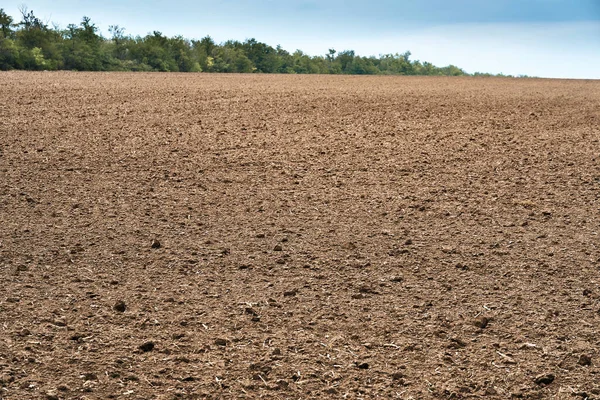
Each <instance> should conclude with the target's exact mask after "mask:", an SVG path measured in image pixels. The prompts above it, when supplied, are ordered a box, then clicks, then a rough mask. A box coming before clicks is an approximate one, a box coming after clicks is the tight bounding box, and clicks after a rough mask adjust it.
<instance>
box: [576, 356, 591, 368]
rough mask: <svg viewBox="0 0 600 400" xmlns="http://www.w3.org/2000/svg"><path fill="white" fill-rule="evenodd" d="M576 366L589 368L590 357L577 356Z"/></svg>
mask: <svg viewBox="0 0 600 400" xmlns="http://www.w3.org/2000/svg"><path fill="white" fill-rule="evenodd" d="M577 364H579V365H583V366H586V367H587V366H590V365H592V357H590V356H588V355H587V354H582V355H580V356H579V360H578V361H577Z"/></svg>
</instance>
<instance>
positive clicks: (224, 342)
mask: <svg viewBox="0 0 600 400" xmlns="http://www.w3.org/2000/svg"><path fill="white" fill-rule="evenodd" d="M215 344H216V345H217V346H222V347H225V346H227V340H225V339H221V338H219V339H215Z"/></svg>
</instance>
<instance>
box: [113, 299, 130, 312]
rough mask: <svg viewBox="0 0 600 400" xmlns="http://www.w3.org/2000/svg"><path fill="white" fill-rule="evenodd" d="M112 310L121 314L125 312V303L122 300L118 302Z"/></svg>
mask: <svg viewBox="0 0 600 400" xmlns="http://www.w3.org/2000/svg"><path fill="white" fill-rule="evenodd" d="M113 310H115V311H117V312H121V313H123V312H125V311H126V310H127V305H126V304H125V302H124V301H123V300H119V301H117V302H116V303H115V305H114V306H113Z"/></svg>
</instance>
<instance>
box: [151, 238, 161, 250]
mask: <svg viewBox="0 0 600 400" xmlns="http://www.w3.org/2000/svg"><path fill="white" fill-rule="evenodd" d="M150 247H151V248H153V249H160V248H161V244H160V242H159V241H158V239H152V242H151V243H150Z"/></svg>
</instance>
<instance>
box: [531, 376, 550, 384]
mask: <svg viewBox="0 0 600 400" xmlns="http://www.w3.org/2000/svg"><path fill="white" fill-rule="evenodd" d="M554 378H555V377H554V375H553V374H541V375H538V376H536V377H535V378H534V379H533V381H534V382H535V383H536V384H537V385H549V384H551V383H552V382H554Z"/></svg>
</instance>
